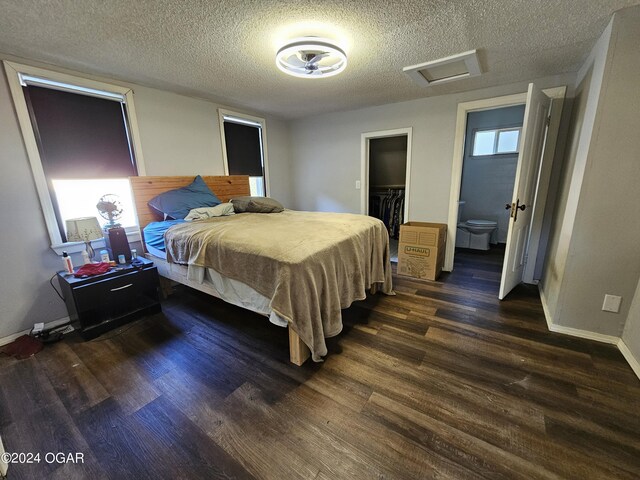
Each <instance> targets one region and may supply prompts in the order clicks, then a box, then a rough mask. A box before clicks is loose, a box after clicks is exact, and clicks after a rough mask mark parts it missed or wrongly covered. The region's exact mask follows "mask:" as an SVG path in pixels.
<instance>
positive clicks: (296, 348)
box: [288, 326, 311, 366]
mask: <svg viewBox="0 0 640 480" xmlns="http://www.w3.org/2000/svg"><path fill="white" fill-rule="evenodd" d="M288 328H289V359H290V360H291V363H295V364H296V365H297V366H301V365H302V364H303V363H304V362H305V360H307V358H309V357H310V356H311V352H310V351H309V347H307V346H306V345H305V344H304V342H303V341H302V340H301V339H300V337H299V336H298V334H297V333H296V332H295V331H294V330H293V328H291V326H289V327H288Z"/></svg>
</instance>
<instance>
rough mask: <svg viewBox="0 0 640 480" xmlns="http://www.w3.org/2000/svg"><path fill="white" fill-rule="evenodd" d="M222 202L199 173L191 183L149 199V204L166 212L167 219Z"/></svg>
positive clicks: (180, 216) (178, 217)
mask: <svg viewBox="0 0 640 480" xmlns="http://www.w3.org/2000/svg"><path fill="white" fill-rule="evenodd" d="M221 203H222V202H221V201H220V199H219V198H218V197H216V195H215V194H214V193H213V192H212V191H211V190H210V189H209V187H207V184H206V183H204V180H203V179H202V177H201V176H200V175H198V176H197V177H196V178H195V180H194V181H193V182H192V183H191V185H187V186H186V187H182V188H176V189H175V190H169V191H168V192H164V193H161V194H160V195H158V196H156V197H153V198H152V199H151V200H149V202H148V205H149V206H150V207H152V208H154V209H156V210H157V211H159V212H161V213H164V215H165V219H167V218H171V219H176V220H178V219H183V218H184V217H186V216H187V215H189V212H190V211H191V209H193V208H200V207H215V206H216V205H220V204H221Z"/></svg>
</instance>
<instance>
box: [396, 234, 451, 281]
mask: <svg viewBox="0 0 640 480" xmlns="http://www.w3.org/2000/svg"><path fill="white" fill-rule="evenodd" d="M446 242H447V225H446V224H443V223H425V222H407V223H405V224H403V225H401V226H400V245H399V246H398V274H399V275H405V276H408V277H414V278H421V279H425V280H436V279H437V278H438V276H439V275H440V272H442V266H443V264H444V252H445V247H446Z"/></svg>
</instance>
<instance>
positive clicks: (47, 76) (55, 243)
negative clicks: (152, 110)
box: [3, 61, 145, 255]
mask: <svg viewBox="0 0 640 480" xmlns="http://www.w3.org/2000/svg"><path fill="white" fill-rule="evenodd" d="M3 63H4V69H5V71H6V73H7V81H8V82H9V88H10V90H11V96H12V97H13V103H14V105H15V109H16V115H17V117H18V123H19V124H20V130H21V131H22V138H23V139H24V144H25V147H26V150H27V155H28V157H29V163H30V165H31V171H32V172H33V179H34V181H35V184H36V190H37V192H38V197H39V199H40V205H42V212H43V215H44V219H45V223H46V225H47V231H48V232H49V238H50V239H51V248H52V249H53V250H54V251H55V252H56V253H57V254H59V255H60V254H62V251H63V250H66V251H67V252H69V253H72V252H76V251H78V252H79V251H81V250H84V243H78V242H67V243H63V242H62V237H61V236H60V231H59V230H58V224H57V221H56V215H55V211H54V209H53V204H52V203H51V197H50V196H49V189H48V187H47V179H46V177H45V174H44V170H43V168H42V161H41V159H40V152H39V150H38V144H37V142H36V137H35V134H34V132H33V126H32V124H31V119H30V117H29V111H28V109H27V103H26V101H25V98H24V93H23V91H22V79H21V77H22V76H31V77H36V78H38V79H40V80H44V81H50V82H53V83H58V82H59V83H61V84H67V85H73V86H78V87H81V89H87V90H92V91H102V92H108V93H112V94H114V95H118V96H121V97H122V98H124V102H125V104H126V105H127V108H126V112H127V122H128V127H129V134H130V135H131V143H132V145H133V152H134V155H135V159H136V166H137V169H138V175H145V167H144V158H143V156H142V146H141V143H140V132H139V130H138V122H137V119H136V109H135V105H134V101H133V90H132V89H131V88H128V87H122V86H119V85H112V84H109V83H104V82H99V81H96V80H90V79H87V78H82V77H76V76H74V75H69V74H66V73H60V72H55V71H52V70H46V69H43V68H39V67H33V66H31V65H22V64H19V63H15V62H9V61H4V62H3ZM79 93H80V92H79ZM127 237H128V238H129V241H139V240H140V233H139V229H138V228H137V227H134V228H131V229H127ZM99 242H102V240H99V241H98V240H96V241H94V242H93V245H94V247H99V246H102V245H101V244H100V243H99Z"/></svg>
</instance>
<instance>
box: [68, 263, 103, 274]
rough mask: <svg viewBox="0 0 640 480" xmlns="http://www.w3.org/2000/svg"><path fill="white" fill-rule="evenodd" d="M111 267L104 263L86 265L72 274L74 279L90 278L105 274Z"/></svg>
mask: <svg viewBox="0 0 640 480" xmlns="http://www.w3.org/2000/svg"><path fill="white" fill-rule="evenodd" d="M110 268H111V265H110V264H109V263H106V262H101V263H87V264H86V265H83V266H81V267H80V268H79V269H78V270H76V273H74V274H73V276H74V277H84V276H87V277H91V276H93V275H102V274H103V273H107V272H108V271H109V269H110Z"/></svg>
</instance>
